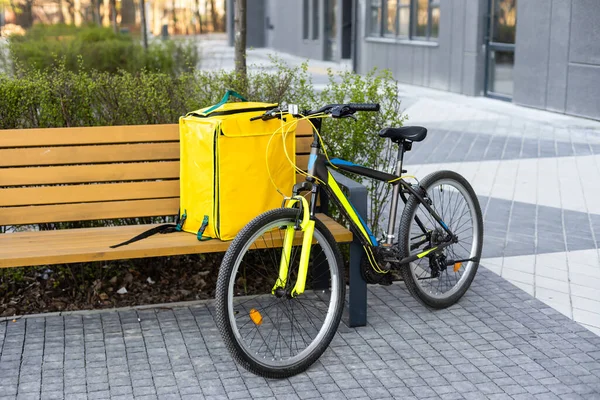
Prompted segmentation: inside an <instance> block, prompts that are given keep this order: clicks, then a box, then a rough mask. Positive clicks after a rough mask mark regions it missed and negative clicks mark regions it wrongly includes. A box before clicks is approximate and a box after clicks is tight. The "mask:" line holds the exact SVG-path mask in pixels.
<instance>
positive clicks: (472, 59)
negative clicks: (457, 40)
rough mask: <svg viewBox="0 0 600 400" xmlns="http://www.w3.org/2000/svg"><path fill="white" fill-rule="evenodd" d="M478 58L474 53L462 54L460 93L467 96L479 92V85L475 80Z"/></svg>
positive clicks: (475, 94)
mask: <svg viewBox="0 0 600 400" xmlns="http://www.w3.org/2000/svg"><path fill="white" fill-rule="evenodd" d="M478 58H479V57H478V56H477V54H475V53H465V56H464V64H463V83H462V93H463V94H466V95H469V96H477V95H479V94H480V93H479V90H480V85H478V83H477V82H476V76H477V68H478V67H477V64H478V62H479V60H478Z"/></svg>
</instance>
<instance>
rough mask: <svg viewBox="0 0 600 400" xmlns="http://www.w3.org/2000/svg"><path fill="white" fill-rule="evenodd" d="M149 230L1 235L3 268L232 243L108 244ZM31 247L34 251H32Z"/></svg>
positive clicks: (340, 233) (176, 236)
mask: <svg viewBox="0 0 600 400" xmlns="http://www.w3.org/2000/svg"><path fill="white" fill-rule="evenodd" d="M318 217H319V219H321V220H322V221H323V222H324V223H325V225H326V226H328V227H329V228H330V229H331V231H332V232H334V236H335V238H336V240H337V241H338V242H349V241H351V240H352V234H351V233H350V232H349V231H348V230H346V229H344V228H343V227H341V226H340V225H339V224H337V223H336V222H334V221H333V220H331V219H330V218H329V217H327V216H325V215H322V214H319V215H318ZM150 227H151V226H149V225H131V226H120V227H108V228H88V229H69V230H65V231H44V232H20V233H12V234H5V235H0V249H2V253H0V254H1V257H0V268H6V267H20V266H29V265H49V264H63V263H72V262H90V261H104V260H117V259H128V258H142V257H158V256H169V255H180V254H195V253H210V252H221V251H225V250H227V248H228V247H229V244H230V243H231V242H222V241H220V240H209V241H205V242H199V241H198V240H197V239H196V237H195V236H194V235H192V234H189V233H183V232H177V233H170V234H167V235H155V236H152V237H150V238H147V239H144V240H141V241H139V242H136V243H132V244H130V245H128V246H123V247H119V248H117V249H110V248H109V247H108V246H107V245H106V244H107V243H113V239H114V243H119V242H121V241H123V240H126V239H129V238H131V237H133V236H135V235H137V234H139V233H141V232H143V231H144V230H146V229H148V228H150ZM57 233H58V234H60V235H62V238H61V240H60V243H61V246H60V247H56V246H52V245H51V244H52V243H56V234H57ZM79 237H85V238H87V240H86V241H85V245H83V242H73V243H74V245H73V246H72V247H70V248H69V246H68V244H69V243H70V242H72V241H73V240H74V239H75V238H79ZM50 239H52V240H53V241H49V240H50ZM24 243H25V244H26V245H25V246H23V244H24ZM32 245H34V246H35V251H32V248H31V246H32Z"/></svg>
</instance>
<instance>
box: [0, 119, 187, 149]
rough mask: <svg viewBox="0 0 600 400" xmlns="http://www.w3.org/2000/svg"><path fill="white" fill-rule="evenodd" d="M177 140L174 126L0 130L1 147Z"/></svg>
mask: <svg viewBox="0 0 600 400" xmlns="http://www.w3.org/2000/svg"><path fill="white" fill-rule="evenodd" d="M176 140H179V126H178V125H177V124H165V125H128V126H94V127H84V128H44V129H6V130H0V148H5V147H40V146H59V145H63V146H64V145H78V144H80V145H81V144H102V143H106V144H108V143H137V142H165V141H176Z"/></svg>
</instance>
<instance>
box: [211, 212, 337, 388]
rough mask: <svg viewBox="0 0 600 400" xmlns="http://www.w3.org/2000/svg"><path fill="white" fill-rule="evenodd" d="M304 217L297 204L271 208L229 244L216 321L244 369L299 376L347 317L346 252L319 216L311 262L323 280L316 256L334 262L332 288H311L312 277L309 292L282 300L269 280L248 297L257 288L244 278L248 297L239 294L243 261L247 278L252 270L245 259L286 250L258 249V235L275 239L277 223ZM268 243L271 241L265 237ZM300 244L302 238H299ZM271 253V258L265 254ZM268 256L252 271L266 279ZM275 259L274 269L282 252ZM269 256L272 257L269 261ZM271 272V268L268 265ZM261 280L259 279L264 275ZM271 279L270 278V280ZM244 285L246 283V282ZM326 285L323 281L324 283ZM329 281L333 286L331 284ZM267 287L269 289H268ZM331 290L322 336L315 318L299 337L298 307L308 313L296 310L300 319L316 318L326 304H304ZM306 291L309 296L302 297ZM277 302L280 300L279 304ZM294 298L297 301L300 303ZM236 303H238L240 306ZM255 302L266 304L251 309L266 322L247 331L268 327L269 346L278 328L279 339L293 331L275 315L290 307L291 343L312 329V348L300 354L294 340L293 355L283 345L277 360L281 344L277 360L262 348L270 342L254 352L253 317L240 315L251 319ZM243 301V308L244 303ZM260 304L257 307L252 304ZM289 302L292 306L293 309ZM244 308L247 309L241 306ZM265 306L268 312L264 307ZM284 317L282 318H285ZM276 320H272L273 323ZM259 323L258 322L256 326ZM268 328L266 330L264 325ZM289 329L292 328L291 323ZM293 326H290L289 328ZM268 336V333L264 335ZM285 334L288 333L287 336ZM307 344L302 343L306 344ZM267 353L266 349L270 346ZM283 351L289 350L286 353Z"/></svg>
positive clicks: (275, 375) (273, 353)
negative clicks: (296, 326)
mask: <svg viewBox="0 0 600 400" xmlns="http://www.w3.org/2000/svg"><path fill="white" fill-rule="evenodd" d="M297 217H298V210H297V209H289V208H281V209H275V210H271V211H268V212H266V213H264V214H262V215H260V216H258V217H256V218H255V219H254V220H252V221H251V222H250V223H249V224H248V225H246V227H245V228H244V229H243V230H242V231H241V232H240V233H239V234H238V235H237V236H236V238H235V239H234V240H233V242H232V243H231V246H230V247H229V249H228V250H227V253H226V254H225V257H224V258H223V261H222V264H221V267H220V269H219V276H218V280H217V288H216V296H215V298H216V322H217V326H218V328H219V331H220V333H221V336H222V338H223V341H224V343H225V345H226V347H227V348H228V349H229V351H230V353H231V354H232V356H233V358H234V359H235V361H236V362H238V363H239V364H240V365H242V366H243V367H244V368H246V369H247V370H249V371H251V372H253V373H255V374H257V375H259V376H262V377H265V378H287V377H290V376H293V375H296V374H298V373H300V372H303V371H305V370H306V369H307V368H309V367H310V366H311V365H312V364H313V363H314V362H315V361H316V360H317V359H318V358H319V357H320V356H321V355H322V354H323V352H324V351H325V350H326V349H327V347H328V346H329V344H330V343H331V340H332V339H333V337H334V335H335V333H336V332H337V328H338V325H339V323H340V320H341V317H342V312H343V307H344V299H345V282H344V274H343V272H344V271H343V261H342V255H341V252H340V250H339V247H338V245H337V243H336V241H335V239H334V237H333V235H332V234H331V232H329V230H328V229H327V228H326V226H325V225H324V224H323V223H322V222H321V221H319V220H316V221H315V233H314V240H313V249H312V251H313V253H315V254H314V257H313V258H311V262H312V264H310V265H309V275H311V276H312V278H313V279H315V280H321V282H322V279H323V275H319V277H315V276H313V275H312V274H314V273H315V272H314V271H315V270H316V269H317V268H318V267H320V266H321V265H317V266H315V257H325V259H326V261H327V265H328V266H329V275H327V274H325V281H326V282H327V283H328V285H329V290H327V289H323V288H319V289H318V290H317V289H314V290H312V289H311V286H310V285H311V283H310V282H309V280H310V279H308V278H307V289H306V291H305V292H304V294H301V295H299V296H297V297H295V298H287V296H284V297H282V298H279V299H275V297H276V296H275V295H274V294H272V293H271V291H272V289H271V288H272V287H273V282H275V281H272V282H267V283H268V284H265V285H264V287H263V288H262V289H260V288H259V289H255V291H256V292H257V293H258V294H256V295H252V296H254V297H252V296H248V295H247V291H248V290H251V288H250V289H249V285H248V282H246V281H244V282H243V287H244V291H243V297H242V296H239V297H238V296H236V295H237V294H239V290H238V289H237V288H238V286H236V285H238V284H240V283H239V282H240V277H239V276H238V275H240V276H241V275H242V274H241V269H242V267H241V265H244V270H243V277H244V279H246V278H247V275H246V273H247V271H246V269H245V267H246V265H249V264H247V263H248V261H245V260H252V257H255V258H256V257H257V256H256V254H259V255H260V254H262V253H260V251H263V252H267V251H270V250H275V254H277V251H276V250H277V249H279V254H281V247H276V246H273V248H267V249H266V250H264V249H263V250H257V252H255V253H253V252H252V251H251V246H252V243H254V240H259V238H263V241H264V237H266V235H267V233H270V234H271V239H272V238H273V235H272V232H273V229H274V228H273V227H275V230H277V229H280V230H281V227H283V226H289V225H290V224H293V223H295V221H296V219H297ZM265 243H266V242H265ZM295 243H296V242H295ZM297 247H299V248H300V247H301V246H297ZM316 248H320V249H321V250H322V253H323V255H321V254H320V253H319V254H318V255H317V254H316V253H318V252H317V251H316V250H315V249H316ZM265 258H267V257H265ZM265 258H263V257H262V255H261V256H260V260H261V262H263V265H259V264H260V263H259V262H256V263H255V265H254V266H253V268H252V271H254V272H255V274H256V276H257V277H258V279H263V278H262V275H261V276H259V275H258V272H256V271H259V270H261V271H262V270H265V271H266V269H264V268H263V267H265V265H264V259H265ZM290 258H292V261H291V264H293V263H294V259H295V258H296V257H294V256H292V257H290ZM270 260H271V261H273V264H274V265H273V266H272V267H273V268H272V269H274V270H276V272H277V271H278V269H279V260H280V258H279V257H277V256H276V257H272V258H270ZM267 261H269V260H267ZM243 262H244V263H246V264H242V263H243ZM268 269H269V271H267V272H270V270H271V268H270V267H269V268H268ZM291 270H292V268H290V271H291ZM275 276H278V273H277V274H275ZM327 276H329V278H328V279H327ZM258 279H255V280H258ZM267 281H268V279H267ZM290 281H292V278H291V277H290V278H288V284H291V283H290ZM240 285H241V284H240ZM321 285H322V283H321ZM326 286H327V285H326ZM265 292H266V293H265ZM327 293H330V296H331V297H330V300H329V304H327V308H326V312H324V311H323V313H324V315H325V317H324V321H323V326H321V327H320V328H319V329H318V333H316V335H315V336H314V337H312V338H311V337H310V333H311V332H312V331H315V330H316V329H312V326H314V327H316V325H315V324H314V322H313V321H312V320H311V321H310V322H311V324H312V326H311V327H309V328H307V329H306V330H304V332H302V330H298V331H297V332H299V334H298V333H297V334H296V338H294V326H293V322H294V318H295V316H294V307H295V306H296V307H297V308H296V310H299V311H297V313H298V312H300V311H302V310H304V312H305V314H306V315H304V316H301V315H299V314H296V316H297V318H296V321H299V320H300V318H308V319H311V318H313V317H314V316H315V315H317V314H320V313H321V312H322V308H321V309H319V308H318V307H317V308H310V310H311V312H310V314H311V315H312V316H311V315H309V312H308V311H306V310H307V308H306V307H305V306H304V304H305V303H303V302H306V303H308V300H307V299H314V298H317V299H320V298H321V297H326V294H327ZM302 296H305V297H302ZM236 298H237V299H243V300H244V301H243V302H241V303H239V302H238V303H236V300H235V299H236ZM267 301H271V303H269V304H270V305H269V306H267V307H265V306H264V304H265V302H267ZM277 301H278V302H279V303H277ZM248 302H249V303H250V304H244V303H248ZM284 302H287V303H286V304H285V305H284V306H283V307H282V306H281V304H282V303H284ZM294 302H296V303H295V304H294ZM236 304H238V305H237V306H236ZM253 304H259V306H260V307H262V309H258V307H259V306H257V308H252V309H250V311H249V314H250V318H252V315H251V314H252V312H253V311H252V310H254V311H257V310H258V311H259V315H261V323H260V324H257V323H254V324H252V323H250V325H249V328H248V329H247V330H249V331H250V330H252V329H255V330H256V331H259V332H260V330H262V332H260V337H262V339H263V342H264V343H267V345H266V346H267V347H269V345H270V343H271V342H272V341H275V336H272V335H273V330H274V329H277V336H276V338H277V341H278V340H279V338H280V332H282V331H283V332H284V333H285V332H287V331H285V330H282V328H281V327H276V326H275V325H277V324H276V319H274V318H273V317H272V314H274V313H275V312H277V313H279V311H275V310H276V309H279V310H281V309H284V310H287V311H288V312H287V313H286V316H285V317H283V321H282V326H283V325H284V324H285V323H286V320H287V321H288V322H290V324H289V325H291V332H292V335H291V338H290V339H289V341H290V343H292V342H293V341H294V339H295V340H297V341H298V340H299V339H298V336H299V335H300V336H302V341H303V342H304V335H305V334H306V335H307V336H308V340H306V342H308V341H310V343H308V344H307V345H306V348H305V349H304V350H301V351H300V352H299V353H298V354H295V355H293V354H292V353H293V345H292V344H290V345H289V357H288V359H283V358H285V357H284V355H285V354H286V352H287V351H288V350H287V349H284V350H283V351H282V349H280V350H279V356H280V358H281V359H279V360H276V358H277V345H275V350H274V351H271V354H269V358H271V356H272V358H273V359H268V358H266V357H265V356H264V355H263V356H262V357H261V354H260V351H261V349H262V346H265V344H264V343H263V344H261V348H258V350H257V351H256V353H254V352H253V351H254V350H255V347H254V348H253V343H252V342H250V340H249V336H246V337H244V334H245V330H244V329H245V326H244V325H247V324H248V322H247V321H246V322H245V323H244V325H242V324H241V322H238V316H239V319H240V321H241V319H242V318H246V317H245V315H244V312H247V309H248V308H249V307H250V306H252V305H253ZM240 305H244V306H243V307H241V306H240ZM319 305H320V303H319V304H317V306H319ZM238 306H239V307H238ZM252 307H254V306H252ZM288 307H289V308H288ZM290 309H291V318H290V312H289V311H290ZM240 310H242V311H240ZM263 310H264V311H263ZM261 311H263V312H264V313H268V315H265V316H263V315H262V314H261V313H260V312H261ZM284 313H285V311H282V314H284ZM280 318H282V317H280ZM263 321H266V322H264V325H265V326H264V327H263ZM269 324H271V325H269ZM253 325H254V326H253ZM269 326H270V329H271V331H270V332H269V333H268V337H266V339H265V336H266V335H267V333H266V330H267V329H268V327H269ZM263 328H264V329H263ZM286 329H288V328H286ZM288 330H289V329H288ZM263 334H264V335H265V336H262V335H263ZM256 335H257V333H256V332H254V337H256ZM281 336H283V335H281ZM254 337H253V339H252V341H254ZM271 337H273V340H271V341H270V340H268V339H269V338H271ZM281 341H282V343H283V342H285V341H286V339H285V338H284V339H282V340H281ZM301 344H302V343H301ZM281 347H282V348H283V347H284V345H283V344H282V345H281ZM296 350H298V343H296ZM265 354H267V353H266V351H265ZM282 354H283V355H282Z"/></svg>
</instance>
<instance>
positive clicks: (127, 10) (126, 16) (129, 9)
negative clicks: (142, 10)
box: [121, 0, 135, 28]
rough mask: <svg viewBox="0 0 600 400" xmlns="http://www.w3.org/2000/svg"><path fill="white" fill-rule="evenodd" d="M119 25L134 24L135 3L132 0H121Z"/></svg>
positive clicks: (130, 25)
mask: <svg viewBox="0 0 600 400" xmlns="http://www.w3.org/2000/svg"><path fill="white" fill-rule="evenodd" d="M121 26H127V27H129V28H132V27H133V26H135V3H134V2H133V0H122V1H121Z"/></svg>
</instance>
